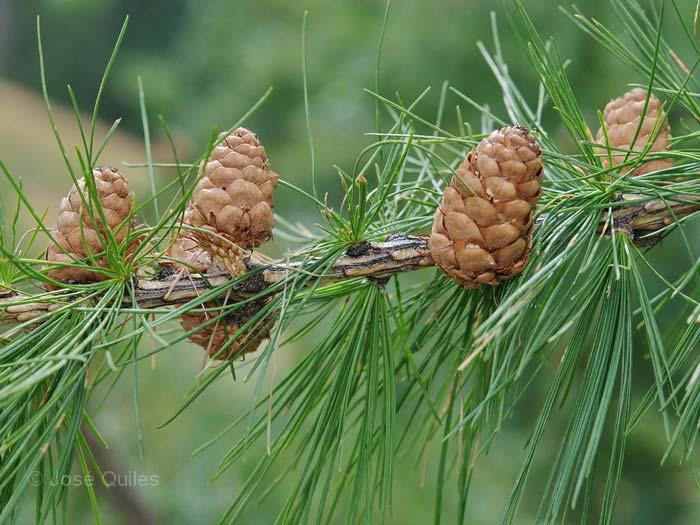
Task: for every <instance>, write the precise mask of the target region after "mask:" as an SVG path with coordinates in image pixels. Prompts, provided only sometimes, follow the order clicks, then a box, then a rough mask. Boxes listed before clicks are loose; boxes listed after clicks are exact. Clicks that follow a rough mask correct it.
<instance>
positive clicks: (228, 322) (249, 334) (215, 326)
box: [180, 299, 274, 361]
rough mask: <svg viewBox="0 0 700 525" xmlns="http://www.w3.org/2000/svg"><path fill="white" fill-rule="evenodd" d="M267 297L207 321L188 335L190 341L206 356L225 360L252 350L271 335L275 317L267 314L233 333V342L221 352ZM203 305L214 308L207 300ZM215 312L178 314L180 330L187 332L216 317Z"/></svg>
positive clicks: (265, 301) (214, 305) (258, 309)
mask: <svg viewBox="0 0 700 525" xmlns="http://www.w3.org/2000/svg"><path fill="white" fill-rule="evenodd" d="M267 301H268V299H261V300H259V301H253V302H250V303H247V304H245V305H243V306H242V307H240V308H238V309H237V310H235V311H233V312H231V313H229V314H228V315H226V316H224V317H221V318H220V319H218V320H216V321H212V322H211V323H210V324H208V325H206V326H203V327H201V328H200V329H199V330H197V331H196V332H193V333H192V334H190V336H189V340H190V341H192V342H193V343H195V344H197V345H199V346H201V347H202V348H203V349H204V350H206V351H207V353H208V354H209V357H213V358H216V359H219V360H222V361H227V360H229V359H232V358H234V357H236V356H239V355H242V354H247V353H250V352H255V351H256V350H257V349H258V347H259V346H260V344H261V343H262V342H263V341H264V340H266V339H269V337H270V330H271V329H272V325H273V324H274V316H273V315H272V314H270V315H268V316H267V317H266V318H264V319H263V320H261V321H260V322H258V323H257V324H256V325H254V326H252V327H250V328H249V329H247V330H246V331H244V332H243V333H241V334H238V335H237V336H236V339H235V341H233V343H231V345H230V346H229V347H228V348H227V349H226V350H224V351H223V352H221V353H220V350H221V349H222V348H223V347H224V345H225V344H226V343H227V342H228V341H229V339H231V337H233V336H234V335H236V332H238V330H239V328H240V327H241V326H243V325H244V324H245V323H246V322H248V321H249V320H250V319H251V318H252V317H253V316H254V315H255V314H257V313H258V312H259V311H260V309H261V308H263V307H264V306H265V304H266V303H267ZM205 307H207V308H214V307H216V304H215V303H206V304H205ZM218 315H219V313H218V312H215V311H213V312H201V313H189V314H185V315H183V316H181V318H180V324H181V325H182V328H183V330H185V331H186V332H189V331H191V330H194V329H196V328H197V327H199V326H200V325H202V324H203V323H205V322H206V321H208V320H210V319H215V318H216V317H217V316H218Z"/></svg>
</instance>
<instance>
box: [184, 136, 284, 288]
mask: <svg viewBox="0 0 700 525" xmlns="http://www.w3.org/2000/svg"><path fill="white" fill-rule="evenodd" d="M219 140H220V142H219V144H218V145H217V146H216V147H215V148H214V150H213V151H212V153H211V157H210V158H209V161H208V162H207V163H206V165H205V167H204V176H203V177H202V179H201V180H200V181H199V183H198V184H197V187H196V188H195V190H194V193H193V195H192V205H191V206H190V208H189V209H188V212H187V215H186V217H185V219H186V221H187V222H188V223H189V224H191V225H192V226H195V227H197V228H202V229H204V230H206V231H207V232H211V233H210V234H202V233H199V234H196V237H197V239H198V241H199V242H200V244H201V245H202V247H203V248H205V249H206V250H207V251H209V252H210V253H211V254H212V255H214V256H218V257H221V258H222V259H223V260H224V261H225V262H226V264H227V267H228V268H229V270H230V271H231V273H233V274H234V275H236V274H237V273H240V271H241V264H242V262H241V254H240V250H239V247H240V248H243V249H245V250H250V249H252V248H256V247H257V246H260V245H261V244H262V243H264V242H265V241H267V240H268V239H270V238H271V237H272V228H273V226H274V222H275V219H274V215H273V213H272V192H273V190H274V189H275V187H276V186H277V180H278V175H277V174H276V173H274V172H273V171H271V170H270V169H269V165H268V161H267V155H266V154H265V148H264V147H263V146H262V145H261V144H260V141H259V140H258V137H257V136H256V135H255V133H253V132H252V131H248V130H247V129H245V128H238V129H236V130H235V131H234V132H233V133H231V134H230V135H228V136H225V135H224V134H222V135H220V137H219ZM243 271H244V269H243Z"/></svg>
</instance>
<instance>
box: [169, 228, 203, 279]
mask: <svg viewBox="0 0 700 525" xmlns="http://www.w3.org/2000/svg"><path fill="white" fill-rule="evenodd" d="M168 257H169V258H170V259H171V260H169V261H167V262H164V263H163V265H164V266H169V267H172V268H175V269H177V270H184V271H187V272H192V273H204V272H206V271H207V270H209V269H211V268H212V264H213V262H212V260H211V255H209V252H207V251H206V250H205V249H203V248H202V247H201V246H199V243H198V242H197V241H196V240H195V239H193V238H192V235H191V232H182V233H181V234H180V236H179V237H178V238H177V239H176V240H175V242H174V243H173V244H172V246H170V248H169V249H168Z"/></svg>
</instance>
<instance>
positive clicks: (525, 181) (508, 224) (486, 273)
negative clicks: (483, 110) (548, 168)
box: [428, 127, 542, 288]
mask: <svg viewBox="0 0 700 525" xmlns="http://www.w3.org/2000/svg"><path fill="white" fill-rule="evenodd" d="M540 155H541V151H540V146H539V144H538V143H537V141H535V139H534V138H533V137H532V135H531V134H530V132H529V131H528V130H527V129H525V128H521V127H505V128H502V129H500V130H498V131H494V132H493V133H491V135H490V136H489V137H488V138H486V139H484V140H482V141H481V142H480V143H479V145H478V146H477V147H476V149H475V150H473V151H471V152H470V153H469V154H468V155H467V158H466V159H465V160H464V162H462V164H461V165H460V166H459V168H457V175H458V176H457V177H455V178H453V179H452V182H451V183H450V185H449V186H447V187H446V188H445V192H444V194H443V196H442V201H441V203H440V206H439V207H438V209H437V210H436V211H435V218H434V220H433V229H432V233H431V235H430V239H429V240H428V247H429V248H430V253H431V254H432V256H433V260H434V261H435V264H436V265H437V266H439V267H440V268H441V269H442V271H444V272H445V273H446V274H447V275H448V276H449V277H451V278H452V279H454V280H455V281H457V282H458V283H460V284H461V285H462V286H464V287H466V288H475V287H477V286H479V285H481V284H489V285H497V284H499V283H500V282H501V281H504V280H506V279H508V278H509V277H511V276H513V275H515V274H517V273H519V272H521V271H522V270H523V268H524V267H525V265H526V263H527V257H528V252H529V250H530V240H531V232H530V230H531V228H532V210H533V209H534V207H535V205H536V204H537V199H538V198H539V195H540V179H541V175H542V160H541V158H540Z"/></svg>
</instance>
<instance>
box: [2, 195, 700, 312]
mask: <svg viewBox="0 0 700 525" xmlns="http://www.w3.org/2000/svg"><path fill="white" fill-rule="evenodd" d="M619 200H622V201H625V202H627V204H624V205H621V206H618V207H615V208H613V211H612V212H606V213H605V214H603V216H602V217H601V220H600V226H599V231H600V232H601V233H607V229H608V227H609V224H610V222H609V218H608V213H612V216H613V225H614V229H615V230H616V231H624V232H626V233H627V234H628V235H629V236H630V237H631V238H632V239H633V241H634V242H635V244H637V245H639V246H651V245H653V244H655V243H656V242H657V241H658V240H659V239H660V238H661V237H662V236H663V235H664V234H665V233H667V232H668V228H667V227H668V226H670V225H673V224H674V223H675V222H677V221H678V219H679V218H680V217H684V216H687V215H690V214H692V213H695V212H697V211H700V197H699V196H697V195H681V196H679V197H678V202H669V201H666V200H664V199H655V200H645V197H644V196H643V195H635V194H625V195H621V196H620V197H619ZM696 203H697V204H696ZM544 219H545V215H542V216H541V217H540V218H539V219H538V221H537V223H536V225H535V227H537V225H538V224H540V223H541V222H542V221H543V220H544ZM433 265H434V263H433V259H432V257H431V256H430V251H429V249H428V237H427V236H422V235H406V234H402V233H396V234H392V235H390V236H389V237H388V238H387V239H386V240H385V241H380V242H369V241H363V242H361V243H357V244H354V245H352V246H351V247H350V248H348V249H347V250H346V252H345V254H344V255H343V256H341V257H340V258H339V259H338V260H337V261H336V262H335V263H334V264H333V265H332V266H331V267H330V269H329V270H328V271H327V272H325V273H324V274H314V276H315V277H317V278H321V279H324V280H329V281H339V280H344V279H354V278H358V277H365V278H368V279H376V280H382V279H385V278H387V277H389V276H391V275H394V274H398V273H402V272H409V271H413V270H418V269H421V268H426V267H429V266H433ZM246 266H247V268H248V270H249V274H250V275H249V276H247V277H246V278H244V279H241V280H240V282H238V283H236V284H235V285H234V286H233V287H232V290H231V293H232V294H233V295H232V297H234V298H236V297H238V298H245V297H247V296H250V295H254V294H256V293H260V292H261V291H263V290H264V289H265V288H267V287H269V286H271V285H273V284H275V283H278V282H280V281H281V280H283V279H284V278H285V277H286V276H287V275H289V273H290V272H309V271H312V270H310V268H312V267H313V259H312V260H306V261H304V262H291V263H285V262H284V261H274V262H271V261H270V260H269V259H267V258H266V257H265V256H262V255H261V254H258V253H255V252H253V253H252V254H251V255H250V256H248V258H247V260H246ZM231 280H232V278H231V275H230V274H229V273H228V272H225V271H217V272H215V273H210V274H206V275H200V274H191V275H189V276H187V277H186V278H185V277H183V276H182V275H178V274H170V275H167V276H164V277H163V278H161V279H157V280H149V279H143V278H141V279H138V280H137V281H136V283H135V286H134V290H135V295H136V296H135V298H134V299H135V302H136V304H138V306H139V308H159V307H163V306H168V305H176V304H183V303H186V302H188V301H191V300H192V299H195V298H196V297H198V296H199V295H201V294H202V293H203V292H205V291H207V290H211V289H213V288H216V287H218V286H222V285H225V284H226V283H228V282H230V281H231ZM314 280H315V279H312V280H310V281H309V282H313V281H314ZM18 299H20V300H21V302H18ZM31 299H32V298H31V296H23V295H18V294H14V295H7V292H5V295H4V296H3V295H2V293H0V322H2V323H13V322H25V321H29V320H32V319H35V318H38V317H40V316H42V315H44V314H47V313H49V312H50V311H52V310H55V309H57V308H59V307H60V306H61V305H60V304H59V303H50V302H33V301H32V300H31ZM124 304H125V306H126V307H132V306H133V304H134V301H132V298H131V297H127V298H125V300H124Z"/></svg>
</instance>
